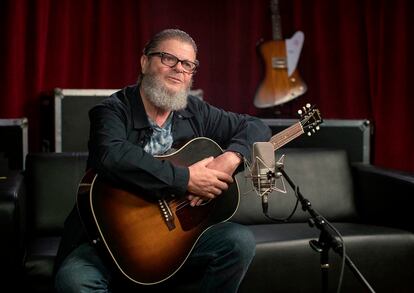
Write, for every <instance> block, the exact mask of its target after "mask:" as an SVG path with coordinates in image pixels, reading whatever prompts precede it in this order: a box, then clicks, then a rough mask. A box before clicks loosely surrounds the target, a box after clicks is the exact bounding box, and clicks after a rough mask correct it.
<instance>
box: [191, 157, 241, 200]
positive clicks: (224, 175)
mask: <svg viewBox="0 0 414 293" xmlns="http://www.w3.org/2000/svg"><path fill="white" fill-rule="evenodd" d="M240 163H241V159H240V157H239V156H237V155H236V154H235V153H233V152H225V153H223V154H221V155H220V156H218V157H216V158H213V157H210V158H207V159H204V160H201V161H199V162H197V163H195V164H193V165H191V166H190V167H189V169H190V180H189V183H188V191H189V192H190V195H189V196H188V200H190V201H191V206H196V205H197V206H199V205H200V204H201V203H202V202H203V200H208V199H213V198H215V197H216V196H218V195H220V194H221V193H222V191H223V190H227V188H228V183H231V182H233V178H232V177H231V175H232V174H233V173H234V171H235V170H236V169H237V167H238V166H239V165H240ZM203 174H204V175H203ZM192 175H193V176H192ZM192 177H193V178H192ZM210 180H211V181H210ZM196 190H199V191H196ZM193 194H196V195H197V196H194V195H193Z"/></svg>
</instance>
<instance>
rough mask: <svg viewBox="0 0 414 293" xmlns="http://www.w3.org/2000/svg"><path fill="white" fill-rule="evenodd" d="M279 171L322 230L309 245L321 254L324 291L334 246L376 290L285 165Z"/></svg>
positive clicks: (326, 289)
mask: <svg viewBox="0 0 414 293" xmlns="http://www.w3.org/2000/svg"><path fill="white" fill-rule="evenodd" d="M279 171H280V172H281V173H282V175H283V177H285V179H286V180H287V181H288V183H289V185H290V186H291V188H292V189H293V190H294V191H295V194H296V197H297V198H298V200H299V201H300V203H301V205H302V210H303V211H307V212H308V213H309V214H310V215H311V217H310V218H309V220H308V222H309V225H310V226H311V227H316V228H318V229H319V230H320V235H319V239H318V240H311V241H309V245H310V246H311V247H312V249H314V250H315V251H317V252H319V253H320V254H321V258H320V264H321V274H322V292H325V293H326V292H328V284H329V282H328V281H329V278H328V276H329V249H331V248H332V250H333V251H335V252H336V253H337V254H338V255H340V256H341V257H342V258H345V263H346V264H347V266H348V267H349V268H350V269H351V271H352V273H353V274H354V275H355V277H356V278H357V279H358V280H359V281H360V282H361V283H362V285H364V286H365V287H366V289H367V290H368V291H369V292H374V293H375V290H374V289H373V288H372V287H371V285H370V284H369V283H368V281H367V280H366V279H365V277H364V276H363V275H362V274H361V272H360V271H359V270H358V268H357V267H356V266H355V264H354V263H353V262H352V260H351V259H350V258H349V257H348V255H347V254H346V253H345V249H344V246H343V244H342V242H341V241H338V239H336V237H335V236H334V235H335V234H336V233H335V232H334V231H333V229H332V228H330V227H329V225H328V224H327V221H326V219H325V218H324V217H323V216H322V215H320V214H319V213H318V212H316V211H315V210H314V209H313V208H312V205H311V203H310V201H309V200H308V199H306V198H305V197H304V196H303V195H302V194H301V193H300V191H299V187H297V186H296V185H295V184H294V183H293V181H292V180H291V179H290V177H289V176H288V175H287V174H286V172H285V170H284V169H283V166H281V167H279Z"/></svg>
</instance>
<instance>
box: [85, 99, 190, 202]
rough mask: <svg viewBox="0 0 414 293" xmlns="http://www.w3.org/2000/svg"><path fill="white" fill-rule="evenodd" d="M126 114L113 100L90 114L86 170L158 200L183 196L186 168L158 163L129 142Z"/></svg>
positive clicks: (125, 109)
mask: <svg viewBox="0 0 414 293" xmlns="http://www.w3.org/2000/svg"><path fill="white" fill-rule="evenodd" d="M129 111H130V109H128V108H127V107H125V106H124V105H123V104H122V103H121V102H120V101H117V100H115V99H114V100H112V101H111V102H107V103H102V104H100V105H98V106H95V107H94V108H93V109H91V110H90V112H89V118H90V127H91V129H90V139H89V166H90V167H92V168H94V169H95V171H96V172H97V173H98V174H101V175H103V176H105V178H107V179H110V180H113V181H115V182H123V183H126V184H128V185H131V186H133V187H137V188H140V189H143V190H146V191H151V195H153V196H156V197H158V198H160V197H162V196H163V194H165V193H172V194H176V195H182V194H184V193H185V192H186V190H187V184H188V180H189V171H188V168H187V167H184V166H176V165H173V164H172V163H170V162H169V161H167V160H160V159H157V158H155V157H154V156H152V155H150V154H148V153H146V152H145V151H144V150H143V148H142V147H140V146H139V145H138V144H135V143H132V142H130V141H128V133H129V130H128V128H129V129H131V127H132V126H131V123H132V122H131V119H129V118H128V115H129Z"/></svg>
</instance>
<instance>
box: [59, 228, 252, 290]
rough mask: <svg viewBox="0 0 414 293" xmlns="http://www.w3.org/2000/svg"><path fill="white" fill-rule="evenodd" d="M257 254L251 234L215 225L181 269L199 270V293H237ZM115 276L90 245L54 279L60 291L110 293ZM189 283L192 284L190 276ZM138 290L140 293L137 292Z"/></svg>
mask: <svg viewBox="0 0 414 293" xmlns="http://www.w3.org/2000/svg"><path fill="white" fill-rule="evenodd" d="M254 253H255V240H254V236H253V234H252V233H251V231H250V230H249V229H248V228H247V227H245V226H242V225H239V224H235V223H231V222H226V223H220V224H217V225H214V226H213V227H211V228H210V229H208V230H207V231H206V232H205V233H204V234H203V235H202V236H201V237H200V239H199V241H198V242H197V244H196V246H195V247H194V250H193V251H192V253H191V254H190V257H189V258H188V260H187V262H186V264H185V265H184V266H183V268H182V272H180V274H181V278H182V277H184V278H185V274H186V273H185V272H191V271H194V270H200V273H201V274H202V279H201V283H200V288H199V290H198V291H197V292H237V289H238V287H239V285H240V283H241V281H242V279H243V277H244V275H245V274H246V272H247V269H248V267H249V265H250V262H251V261H252V259H253V257H254ZM112 279H113V278H112V275H111V272H110V270H109V269H108V268H107V267H105V265H104V264H103V262H102V260H101V259H100V258H99V256H98V255H97V253H96V251H95V249H94V248H93V247H92V246H91V245H90V244H88V243H85V244H82V245H81V246H79V247H78V248H76V249H75V250H74V251H73V252H72V253H71V254H69V255H68V257H67V258H66V259H65V260H64V262H63V263H62V265H61V266H60V268H59V270H58V271H57V274H56V277H55V288H56V291H57V292H59V293H60V292H64V293H66V292H76V293H80V292H111V285H112ZM187 279H188V281H192V277H191V276H189V277H188V278H187ZM138 291H139V290H138Z"/></svg>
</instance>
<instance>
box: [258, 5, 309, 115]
mask: <svg viewBox="0 0 414 293" xmlns="http://www.w3.org/2000/svg"><path fill="white" fill-rule="evenodd" d="M270 6H271V12H272V32H273V40H271V41H267V42H263V43H261V44H260V45H259V47H258V50H259V55H260V56H261V59H262V61H263V65H264V79H263V80H262V81H261V83H260V84H259V86H258V88H257V91H256V95H255V98H254V105H255V106H256V107H257V108H267V107H273V106H277V105H280V104H283V103H286V102H288V101H290V100H292V99H294V98H296V97H298V96H300V95H302V94H304V93H305V92H306V90H307V86H306V84H305V83H304V82H303V80H302V78H301V77H300V75H299V73H298V71H297V69H296V66H297V63H298V60H299V56H300V52H301V50H302V45H303V41H304V34H303V32H301V31H298V32H296V33H295V34H294V35H293V36H292V38H291V39H287V40H286V41H285V40H283V38H282V26H281V21H280V13H279V3H278V0H271V5H270Z"/></svg>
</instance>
